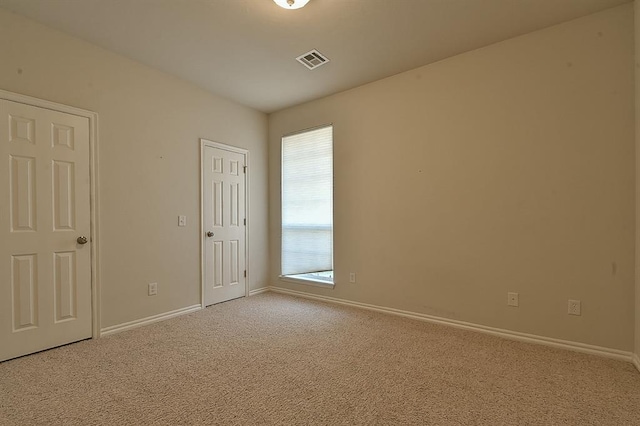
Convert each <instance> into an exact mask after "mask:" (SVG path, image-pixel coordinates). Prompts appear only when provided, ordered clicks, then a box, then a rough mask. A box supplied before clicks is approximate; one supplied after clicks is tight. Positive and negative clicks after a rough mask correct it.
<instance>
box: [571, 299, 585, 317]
mask: <svg viewBox="0 0 640 426" xmlns="http://www.w3.org/2000/svg"><path fill="white" fill-rule="evenodd" d="M568 312H569V315H582V306H581V303H580V301H579V300H572V299H569V308H568Z"/></svg>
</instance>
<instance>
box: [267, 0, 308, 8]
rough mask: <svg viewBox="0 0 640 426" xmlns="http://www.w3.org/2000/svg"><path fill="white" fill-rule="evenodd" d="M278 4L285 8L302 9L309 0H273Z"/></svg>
mask: <svg viewBox="0 0 640 426" xmlns="http://www.w3.org/2000/svg"><path fill="white" fill-rule="evenodd" d="M273 1H274V2H275V3H276V4H277V5H278V6H280V7H281V8H283V9H300V8H301V7H304V6H305V5H306V4H307V3H309V0H273Z"/></svg>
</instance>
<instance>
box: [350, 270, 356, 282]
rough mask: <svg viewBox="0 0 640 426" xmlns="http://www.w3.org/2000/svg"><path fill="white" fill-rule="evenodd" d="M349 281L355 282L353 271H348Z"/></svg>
mask: <svg viewBox="0 0 640 426" xmlns="http://www.w3.org/2000/svg"><path fill="white" fill-rule="evenodd" d="M349 282H350V283H355V282H356V273H355V272H349Z"/></svg>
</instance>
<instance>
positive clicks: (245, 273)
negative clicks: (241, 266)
mask: <svg viewBox="0 0 640 426" xmlns="http://www.w3.org/2000/svg"><path fill="white" fill-rule="evenodd" d="M244 277H245V278H247V271H246V270H245V271H244Z"/></svg>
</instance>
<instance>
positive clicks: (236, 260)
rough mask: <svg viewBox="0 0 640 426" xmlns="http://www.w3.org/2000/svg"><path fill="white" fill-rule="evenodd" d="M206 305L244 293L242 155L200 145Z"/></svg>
mask: <svg viewBox="0 0 640 426" xmlns="http://www.w3.org/2000/svg"><path fill="white" fill-rule="evenodd" d="M203 156H204V158H203V168H204V176H203V178H204V185H203V191H204V196H203V200H204V206H203V207H204V208H203V214H204V221H203V224H204V232H205V237H204V238H205V243H204V282H205V284H204V287H205V289H204V299H205V305H207V306H208V305H211V304H214V303H219V302H224V301H227V300H231V299H235V298H238V297H242V296H244V295H245V291H246V290H245V289H246V277H245V232H246V228H245V217H246V216H245V173H244V165H245V156H244V154H241V153H237V152H232V151H228V150H224V149H220V148H214V147H211V146H205V147H204V149H203Z"/></svg>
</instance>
